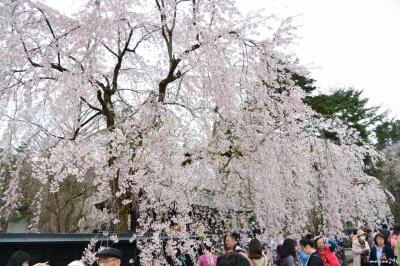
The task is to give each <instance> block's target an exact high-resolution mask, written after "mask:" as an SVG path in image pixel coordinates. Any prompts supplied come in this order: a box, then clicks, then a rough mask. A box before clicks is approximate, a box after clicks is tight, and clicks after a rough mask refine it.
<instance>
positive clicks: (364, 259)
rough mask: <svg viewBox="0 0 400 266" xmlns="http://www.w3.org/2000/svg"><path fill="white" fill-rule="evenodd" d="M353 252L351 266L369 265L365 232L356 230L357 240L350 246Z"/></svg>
mask: <svg viewBox="0 0 400 266" xmlns="http://www.w3.org/2000/svg"><path fill="white" fill-rule="evenodd" d="M351 250H352V251H353V266H365V265H368V264H369V258H368V257H369V250H370V248H369V245H368V241H366V240H365V232H364V231H363V230H357V239H355V240H354V241H353V244H352V246H351Z"/></svg>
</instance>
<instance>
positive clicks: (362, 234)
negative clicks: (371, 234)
mask: <svg viewBox="0 0 400 266" xmlns="http://www.w3.org/2000/svg"><path fill="white" fill-rule="evenodd" d="M357 238H358V239H359V240H362V241H365V232H364V231H363V230H361V229H360V230H357Z"/></svg>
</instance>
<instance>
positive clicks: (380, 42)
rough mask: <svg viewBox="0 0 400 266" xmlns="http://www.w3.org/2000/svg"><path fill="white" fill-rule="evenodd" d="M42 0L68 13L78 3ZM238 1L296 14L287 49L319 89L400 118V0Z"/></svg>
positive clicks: (241, 5)
mask: <svg viewBox="0 0 400 266" xmlns="http://www.w3.org/2000/svg"><path fill="white" fill-rule="evenodd" d="M149 1H150V0H149ZM220 1H224V0H220ZM45 2H46V3H47V4H50V5H51V6H53V7H57V8H58V9H61V10H63V11H66V10H68V9H73V8H74V6H76V4H77V3H79V2H81V1H79V0H46V1H45ZM237 3H238V6H239V8H240V9H241V10H242V11H243V12H248V11H252V10H257V9H260V8H265V10H266V12H268V13H275V14H278V15H279V16H283V17H285V16H295V20H294V22H295V24H296V25H298V26H300V27H299V29H298V32H297V35H299V36H300V37H301V39H299V40H298V41H297V43H298V44H297V45H294V46H293V47H291V51H292V52H293V53H295V54H296V55H297V57H298V58H299V59H300V63H302V64H303V65H306V66H307V67H308V68H309V69H310V71H311V74H312V77H313V78H314V79H316V80H317V85H318V87H319V90H320V91H329V90H330V89H332V88H338V87H354V88H356V89H360V90H364V96H365V97H367V98H369V99H370V102H371V104H372V105H382V108H383V109H389V110H391V111H392V113H391V115H392V116H397V118H400V102H399V101H400V85H399V78H400V68H399V64H400V0H237ZM68 11H69V10H68ZM68 11H66V12H68Z"/></svg>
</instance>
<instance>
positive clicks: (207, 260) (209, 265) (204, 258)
mask: <svg viewBox="0 0 400 266" xmlns="http://www.w3.org/2000/svg"><path fill="white" fill-rule="evenodd" d="M203 250H204V252H203V255H201V256H200V257H199V259H198V261H197V265H198V266H215V265H217V259H218V256H217V255H215V254H214V253H213V248H212V246H210V245H206V244H204V249H203Z"/></svg>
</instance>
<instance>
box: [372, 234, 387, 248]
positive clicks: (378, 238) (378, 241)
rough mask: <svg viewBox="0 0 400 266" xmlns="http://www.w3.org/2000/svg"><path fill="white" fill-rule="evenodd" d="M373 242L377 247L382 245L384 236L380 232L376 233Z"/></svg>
mask: <svg viewBox="0 0 400 266" xmlns="http://www.w3.org/2000/svg"><path fill="white" fill-rule="evenodd" d="M374 242H375V245H376V246H377V247H383V246H384V245H385V237H384V236H383V235H382V234H381V233H377V234H376V235H375V238H374Z"/></svg>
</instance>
